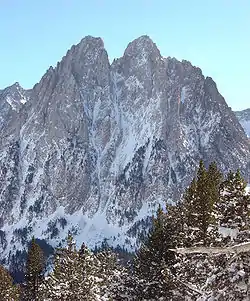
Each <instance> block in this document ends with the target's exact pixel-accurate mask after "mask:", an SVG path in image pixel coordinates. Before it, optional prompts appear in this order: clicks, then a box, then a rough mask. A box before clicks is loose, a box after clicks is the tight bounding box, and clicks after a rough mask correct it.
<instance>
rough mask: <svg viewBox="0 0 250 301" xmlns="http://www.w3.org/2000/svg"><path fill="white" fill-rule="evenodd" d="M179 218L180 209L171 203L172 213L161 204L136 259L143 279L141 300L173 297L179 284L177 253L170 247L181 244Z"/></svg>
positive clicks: (140, 289)
mask: <svg viewBox="0 0 250 301" xmlns="http://www.w3.org/2000/svg"><path fill="white" fill-rule="evenodd" d="M177 208H178V207H177ZM176 221H177V210H174V208H173V207H171V206H168V214H166V213H164V212H163V210H162V209H161V208H159V209H158V211H157V216H156V218H153V227H152V230H151V231H150V233H149V235H148V238H147V240H146V241H145V243H144V244H143V245H142V246H141V248H140V249H139V251H138V253H137V255H136V257H135V262H134V269H135V275H136V276H137V277H138V279H139V283H140V287H139V288H138V291H139V296H138V300H166V298H168V299H169V300H170V298H171V297H173V290H174V287H175V284H174V282H173V277H172V273H173V271H172V270H171V269H172V268H173V265H174V263H175V254H174V253H173V252H171V251H169V249H170V248H173V247H175V246H176V244H177V241H176V237H177V235H176V234H177V233H176V231H177V227H178V226H177V225H178V223H176ZM176 226H177V227H176ZM140 298H141V299H140Z"/></svg>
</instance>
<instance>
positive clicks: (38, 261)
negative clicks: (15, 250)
mask: <svg viewBox="0 0 250 301" xmlns="http://www.w3.org/2000/svg"><path fill="white" fill-rule="evenodd" d="M44 267H45V261H44V254H43V251H42V249H41V248H40V246H39V245H38V244H37V243H36V242H35V238H34V237H33V238H32V241H31V246H30V248H29V250H28V257H27V262H26V273H25V285H24V288H23V296H22V298H23V300H25V301H34V300H39V286H40V285H41V283H42V281H43V278H44Z"/></svg>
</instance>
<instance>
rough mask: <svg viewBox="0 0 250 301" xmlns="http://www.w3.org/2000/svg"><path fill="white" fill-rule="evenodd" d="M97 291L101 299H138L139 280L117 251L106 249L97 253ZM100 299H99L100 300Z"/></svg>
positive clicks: (120, 300) (117, 300)
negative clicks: (124, 264) (118, 255)
mask: <svg viewBox="0 0 250 301" xmlns="http://www.w3.org/2000/svg"><path fill="white" fill-rule="evenodd" d="M96 258H97V269H96V277H95V279H96V283H97V284H96V288H97V289H96V292H97V296H98V298H99V299H100V300H116V301H123V300H124V301H126V300H131V301H132V300H138V299H137V297H136V296H137V294H136V287H137V282H136V279H135V277H133V276H132V273H131V272H130V271H129V269H128V268H125V267H124V266H122V265H121V264H120V263H119V261H118V257H117V255H116V254H115V253H113V252H112V251H110V250H105V251H103V252H99V253H97V254H96ZM99 299H98V300H99Z"/></svg>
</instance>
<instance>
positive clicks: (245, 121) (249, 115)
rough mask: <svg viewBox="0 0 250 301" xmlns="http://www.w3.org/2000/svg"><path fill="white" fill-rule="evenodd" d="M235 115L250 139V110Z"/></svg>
mask: <svg viewBox="0 0 250 301" xmlns="http://www.w3.org/2000/svg"><path fill="white" fill-rule="evenodd" d="M235 115H236V116H237V118H238V119H239V122H240V124H241V125H242V127H243V129H244V130H245V132H246V134H247V136H248V137H250V109H246V110H243V111H237V112H235Z"/></svg>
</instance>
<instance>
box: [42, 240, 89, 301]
mask: <svg viewBox="0 0 250 301" xmlns="http://www.w3.org/2000/svg"><path fill="white" fill-rule="evenodd" d="M94 268H95V258H94V255H93V253H91V252H90V251H89V250H88V249H87V248H86V246H85V245H83V246H82V247H81V249H80V250H79V251H77V250H76V246H75V242H74V241H73V237H72V236H71V235H70V234H69V235H68V239H67V247H66V248H61V249H58V250H57V253H56V256H55V263H54V269H53V271H52V272H51V274H50V275H49V276H48V277H47V278H46V280H45V282H44V284H43V285H42V287H41V296H42V297H43V298H44V299H46V300H47V301H52V300H53V301H54V300H55V301H59V300H60V301H66V300H67V301H78V300H83V301H84V300H86V301H91V300H95V292H94V281H95V278H94V276H93V274H94V273H95V270H94Z"/></svg>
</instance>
